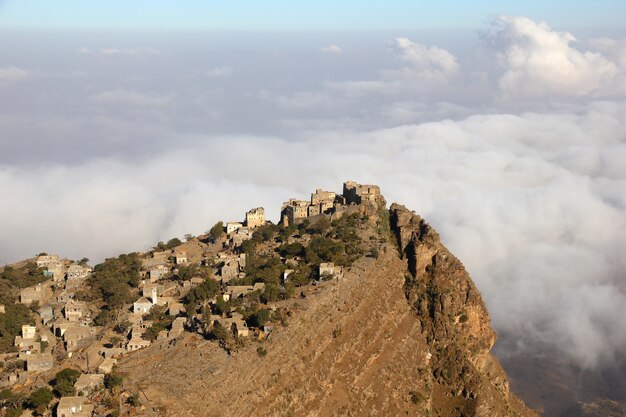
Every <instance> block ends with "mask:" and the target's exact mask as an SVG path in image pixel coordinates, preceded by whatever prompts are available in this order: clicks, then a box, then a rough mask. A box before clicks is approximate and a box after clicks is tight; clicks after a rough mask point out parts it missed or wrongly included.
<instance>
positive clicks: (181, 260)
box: [174, 252, 188, 265]
mask: <svg viewBox="0 0 626 417" xmlns="http://www.w3.org/2000/svg"><path fill="white" fill-rule="evenodd" d="M174 260H175V261H176V265H181V264H186V263H187V262H188V260H187V254H186V253H185V252H178V253H176V254H175V255H174Z"/></svg>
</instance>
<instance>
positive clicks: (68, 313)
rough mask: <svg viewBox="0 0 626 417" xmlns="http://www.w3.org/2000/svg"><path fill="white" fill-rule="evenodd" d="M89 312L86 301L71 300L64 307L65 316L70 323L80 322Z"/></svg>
mask: <svg viewBox="0 0 626 417" xmlns="http://www.w3.org/2000/svg"><path fill="white" fill-rule="evenodd" d="M88 312H89V310H88V309H87V304H86V303H85V302H84V301H74V300H69V301H68V302H67V303H66V304H65V306H64V307H63V315H64V316H65V318H66V319H67V320H68V321H80V320H81V319H82V318H83V317H85V316H87V313H88Z"/></svg>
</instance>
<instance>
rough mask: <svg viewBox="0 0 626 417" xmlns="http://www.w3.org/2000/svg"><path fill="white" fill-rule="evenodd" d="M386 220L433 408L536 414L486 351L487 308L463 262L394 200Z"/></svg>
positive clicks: (489, 342)
mask: <svg viewBox="0 0 626 417" xmlns="http://www.w3.org/2000/svg"><path fill="white" fill-rule="evenodd" d="M390 223H391V229H392V231H393V232H394V234H395V236H396V239H397V244H398V249H399V251H400V256H401V257H402V258H403V259H406V261H407V274H406V280H405V285H404V289H405V294H406V298H407V300H408V302H409V304H410V305H411V307H412V309H413V310H414V312H415V314H416V315H417V318H418V319H419V322H420V325H421V334H422V337H424V339H425V341H426V343H427V345H428V347H429V349H430V353H431V355H432V357H431V361H430V373H431V375H432V377H433V391H432V394H431V401H432V404H431V409H432V410H433V411H434V412H435V413H436V415H442V416H443V415H447V416H485V417H487V416H490V417H496V416H509V415H524V416H525V415H528V416H531V415H535V414H534V413H533V412H532V411H530V410H528V409H527V408H526V407H525V406H524V405H523V403H522V402H521V401H519V400H518V399H517V398H516V397H515V396H513V395H511V394H510V393H509V382H508V379H507V377H506V375H505V373H504V371H503V370H502V368H501V366H500V364H499V363H498V361H497V360H496V359H495V357H494V356H492V355H491V353H490V349H491V347H492V346H493V344H494V342H495V338H496V337H495V332H494V331H493V330H492V329H491V327H490V325H489V322H490V319H489V314H488V313H487V308H486V307H485V304H484V302H483V301H482V298H481V296H480V293H479V291H478V290H477V289H476V286H475V285H474V283H473V282H472V280H471V278H470V276H469V274H468V273H467V271H466V270H465V268H464V267H463V264H462V263H461V261H459V260H458V259H457V258H456V257H455V256H454V255H452V254H451V253H450V252H449V251H448V250H447V249H446V248H445V246H443V245H442V244H441V242H440V239H439V235H438V234H437V232H436V231H435V230H434V229H432V227H430V226H429V225H428V223H426V222H425V221H424V220H423V219H422V218H421V217H420V216H418V215H416V214H415V213H413V212H411V211H409V210H408V209H407V208H406V207H404V206H402V205H399V204H393V205H392V206H391V208H390Z"/></svg>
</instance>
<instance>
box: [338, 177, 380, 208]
mask: <svg viewBox="0 0 626 417" xmlns="http://www.w3.org/2000/svg"><path fill="white" fill-rule="evenodd" d="M343 196H344V198H345V199H346V204H363V203H366V202H368V203H373V202H375V201H376V200H377V199H379V198H380V187H378V186H377V185H371V184H359V183H356V182H354V181H346V182H344V183H343Z"/></svg>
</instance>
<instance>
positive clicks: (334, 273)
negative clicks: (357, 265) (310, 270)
mask: <svg viewBox="0 0 626 417" xmlns="http://www.w3.org/2000/svg"><path fill="white" fill-rule="evenodd" d="M319 274H320V278H323V277H334V278H341V277H342V276H343V267H341V266H336V265H335V264H334V263H332V262H322V263H321V264H320V267H319Z"/></svg>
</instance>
